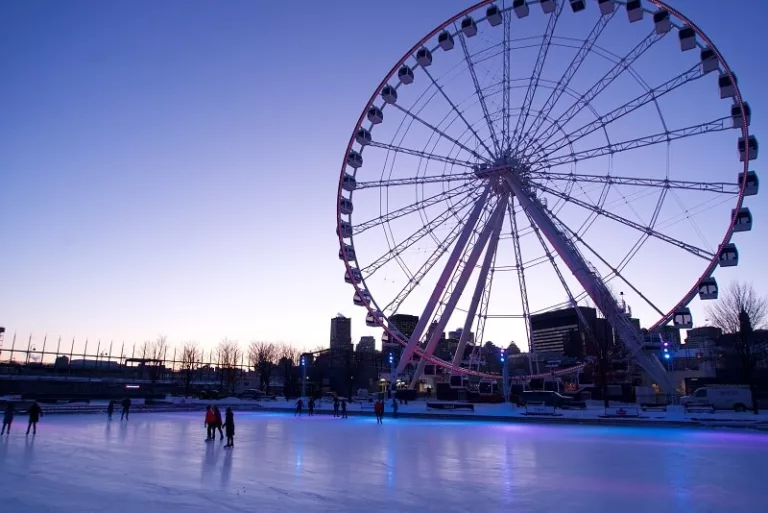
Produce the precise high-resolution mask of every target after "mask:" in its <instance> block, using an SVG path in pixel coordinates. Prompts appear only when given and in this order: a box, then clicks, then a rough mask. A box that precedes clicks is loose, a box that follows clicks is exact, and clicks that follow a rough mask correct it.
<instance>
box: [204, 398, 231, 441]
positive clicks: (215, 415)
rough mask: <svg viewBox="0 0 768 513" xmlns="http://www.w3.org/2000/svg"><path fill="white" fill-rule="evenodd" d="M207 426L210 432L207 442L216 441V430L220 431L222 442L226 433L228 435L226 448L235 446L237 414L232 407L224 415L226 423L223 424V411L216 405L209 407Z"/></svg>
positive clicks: (206, 419) (206, 411) (206, 415)
mask: <svg viewBox="0 0 768 513" xmlns="http://www.w3.org/2000/svg"><path fill="white" fill-rule="evenodd" d="M205 426H206V428H207V430H208V437H207V438H206V439H205V441H206V442H212V441H214V440H216V430H217V429H218V431H219V435H220V436H221V438H220V440H224V432H226V434H227V445H225V446H224V447H234V446H235V413H234V412H233V411H232V408H231V407H228V408H227V411H226V412H225V414H224V421H223V422H222V419H221V410H219V407H218V406H216V405H214V406H208V408H207V409H206V410H205ZM222 428H224V431H222Z"/></svg>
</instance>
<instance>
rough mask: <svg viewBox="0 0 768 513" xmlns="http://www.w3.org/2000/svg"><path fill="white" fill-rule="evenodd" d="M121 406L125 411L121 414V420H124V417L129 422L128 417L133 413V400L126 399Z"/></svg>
mask: <svg viewBox="0 0 768 513" xmlns="http://www.w3.org/2000/svg"><path fill="white" fill-rule="evenodd" d="M120 404H121V405H122V406H123V411H122V412H121V413H120V420H123V417H125V420H128V415H129V414H130V413H131V398H130V397H126V398H125V399H123V402H122V403H120Z"/></svg>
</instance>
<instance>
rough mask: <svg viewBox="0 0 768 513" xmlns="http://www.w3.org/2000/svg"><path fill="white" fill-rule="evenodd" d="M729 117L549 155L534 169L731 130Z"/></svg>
mask: <svg viewBox="0 0 768 513" xmlns="http://www.w3.org/2000/svg"><path fill="white" fill-rule="evenodd" d="M729 121H730V118H728V117H723V118H719V119H716V120H713V121H709V122H707V123H701V124H699V125H693V126H688V127H685V128H680V129H677V130H670V131H667V132H660V133H657V134H653V135H647V136H645V137H639V138H637V139H631V140H628V141H622V142H618V143H614V144H609V145H606V146H600V147H598V148H592V149H589V150H583V151H579V152H576V153H571V154H570V155H562V156H559V157H551V158H547V159H543V160H541V161H538V163H539V164H541V165H540V166H538V167H536V168H534V171H538V170H540V169H543V168H546V167H553V166H559V165H563V164H570V163H575V162H579V161H581V160H588V159H594V158H597V157H602V156H605V155H612V154H615V153H620V152H623V151H629V150H634V149H637V148H644V147H646V146H652V145H655V144H660V143H670V142H672V141H675V140H677V139H685V138H687V137H693V136H697V135H703V134H706V133H711V132H723V131H726V130H731V129H732V126H731V124H730V123H729Z"/></svg>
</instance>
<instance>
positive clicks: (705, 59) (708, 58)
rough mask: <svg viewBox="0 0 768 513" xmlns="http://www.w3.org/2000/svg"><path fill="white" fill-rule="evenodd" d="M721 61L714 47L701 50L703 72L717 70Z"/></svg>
mask: <svg viewBox="0 0 768 513" xmlns="http://www.w3.org/2000/svg"><path fill="white" fill-rule="evenodd" d="M719 68H720V63H719V62H717V55H715V51H714V50H713V49H712V48H704V49H703V50H702V51H701V72H702V73H704V74H707V73H711V72H713V71H717V70H718V69H719Z"/></svg>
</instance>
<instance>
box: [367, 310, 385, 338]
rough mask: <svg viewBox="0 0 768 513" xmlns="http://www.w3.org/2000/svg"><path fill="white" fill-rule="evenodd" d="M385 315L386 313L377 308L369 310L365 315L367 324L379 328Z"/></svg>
mask: <svg viewBox="0 0 768 513" xmlns="http://www.w3.org/2000/svg"><path fill="white" fill-rule="evenodd" d="M383 317H384V315H383V314H382V313H381V312H380V311H378V310H376V311H375V312H373V313H371V312H368V313H367V314H366V315H365V325H366V326H368V327H369V328H377V327H378V326H379V320H380V319H382V318H383ZM385 333H386V332H385Z"/></svg>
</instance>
